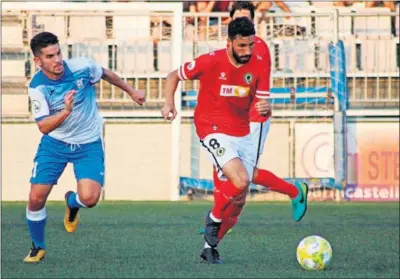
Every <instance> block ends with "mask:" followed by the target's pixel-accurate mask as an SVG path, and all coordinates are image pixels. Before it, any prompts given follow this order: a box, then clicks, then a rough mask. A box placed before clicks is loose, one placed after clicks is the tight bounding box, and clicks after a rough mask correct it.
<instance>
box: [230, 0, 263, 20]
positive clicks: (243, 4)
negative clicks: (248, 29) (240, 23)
mask: <svg viewBox="0 0 400 279" xmlns="http://www.w3.org/2000/svg"><path fill="white" fill-rule="evenodd" d="M256 9H257V6H255V5H254V4H253V3H252V2H251V1H235V2H234V3H233V6H232V9H231V10H230V12H229V16H230V17H231V19H236V18H238V17H247V18H248V19H250V20H251V21H253V22H254V14H255V11H256Z"/></svg>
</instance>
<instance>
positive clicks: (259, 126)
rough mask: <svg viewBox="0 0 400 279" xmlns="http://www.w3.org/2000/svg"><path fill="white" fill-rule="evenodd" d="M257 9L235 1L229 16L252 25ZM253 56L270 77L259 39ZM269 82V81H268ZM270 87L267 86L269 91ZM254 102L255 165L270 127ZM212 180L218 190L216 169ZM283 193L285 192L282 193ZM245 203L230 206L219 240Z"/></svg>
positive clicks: (263, 45) (267, 55)
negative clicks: (261, 63) (234, 208)
mask: <svg viewBox="0 0 400 279" xmlns="http://www.w3.org/2000/svg"><path fill="white" fill-rule="evenodd" d="M256 9H257V7H256V6H255V5H254V4H253V3H252V2H251V1H235V2H234V3H233V5H232V8H231V10H230V12H229V16H230V18H231V20H232V19H236V18H238V17H247V18H248V19H249V20H251V21H252V22H253V23H254V15H255V11H256ZM253 53H254V54H256V55H260V56H262V57H263V58H264V61H265V64H264V65H263V66H264V67H266V71H267V72H268V75H271V54H270V51H269V48H268V45H267V44H266V43H265V42H264V40H263V39H261V38H260V37H257V36H254V51H253ZM268 82H269V81H268ZM269 88H270V86H268V91H269ZM255 104H256V102H253V103H252V105H251V109H250V134H251V138H252V140H253V148H254V150H255V151H254V152H256V154H257V159H256V164H257V163H258V160H259V158H260V156H261V155H262V154H263V152H264V146H265V141H266V139H267V135H268V132H269V128H270V125H271V118H270V117H271V110H269V111H268V113H267V114H266V115H261V114H259V113H258V112H257V109H256V108H255ZM213 180H214V185H215V187H216V188H219V184H220V183H221V181H220V180H219V178H218V174H217V172H216V169H215V168H214V171H213ZM264 186H265V187H268V185H267V184H264ZM284 193H285V192H284ZM245 202H246V195H243V196H242V201H240V202H238V203H236V204H231V206H232V207H237V208H236V210H232V211H233V212H234V214H233V216H227V220H225V221H224V226H223V228H222V229H221V230H220V233H219V234H220V238H222V237H223V236H224V235H225V234H226V233H227V231H229V229H230V228H232V227H233V226H234V225H235V224H236V222H237V221H238V218H239V215H240V213H241V211H242V210H243V205H244V203H245Z"/></svg>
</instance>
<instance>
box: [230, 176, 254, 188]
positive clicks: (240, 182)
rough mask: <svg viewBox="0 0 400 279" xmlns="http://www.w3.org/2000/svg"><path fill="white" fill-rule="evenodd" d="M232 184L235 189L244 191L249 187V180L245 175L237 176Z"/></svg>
mask: <svg viewBox="0 0 400 279" xmlns="http://www.w3.org/2000/svg"><path fill="white" fill-rule="evenodd" d="M233 184H234V185H235V186H236V188H239V189H245V188H247V187H248V186H249V184H250V180H249V176H248V175H247V174H243V175H239V176H238V177H237V178H236V179H234V181H233Z"/></svg>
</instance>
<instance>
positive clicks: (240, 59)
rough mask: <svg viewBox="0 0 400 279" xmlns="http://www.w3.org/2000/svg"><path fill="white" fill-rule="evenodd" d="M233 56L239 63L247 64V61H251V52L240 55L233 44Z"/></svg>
mask: <svg viewBox="0 0 400 279" xmlns="http://www.w3.org/2000/svg"><path fill="white" fill-rule="evenodd" d="M232 56H233V58H234V59H235V61H236V62H237V63H239V64H246V63H247V62H249V61H250V58H251V54H250V55H244V56H239V55H238V54H237V53H236V51H235V49H234V48H233V46H232Z"/></svg>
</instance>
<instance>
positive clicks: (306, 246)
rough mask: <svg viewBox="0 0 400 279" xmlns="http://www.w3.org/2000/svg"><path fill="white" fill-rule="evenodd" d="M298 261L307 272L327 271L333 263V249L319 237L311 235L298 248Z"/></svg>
mask: <svg viewBox="0 0 400 279" xmlns="http://www.w3.org/2000/svg"><path fill="white" fill-rule="evenodd" d="M297 261H298V262H299V264H300V265H301V267H302V268H304V269H307V270H320V269H325V268H326V267H327V266H328V265H329V264H330V262H331V261H332V247H331V245H330V244H329V242H328V241H327V240H326V239H325V238H322V237H320V236H318V235H311V236H307V237H306V238H304V239H303V240H302V241H300V243H299V245H298V246H297Z"/></svg>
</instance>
